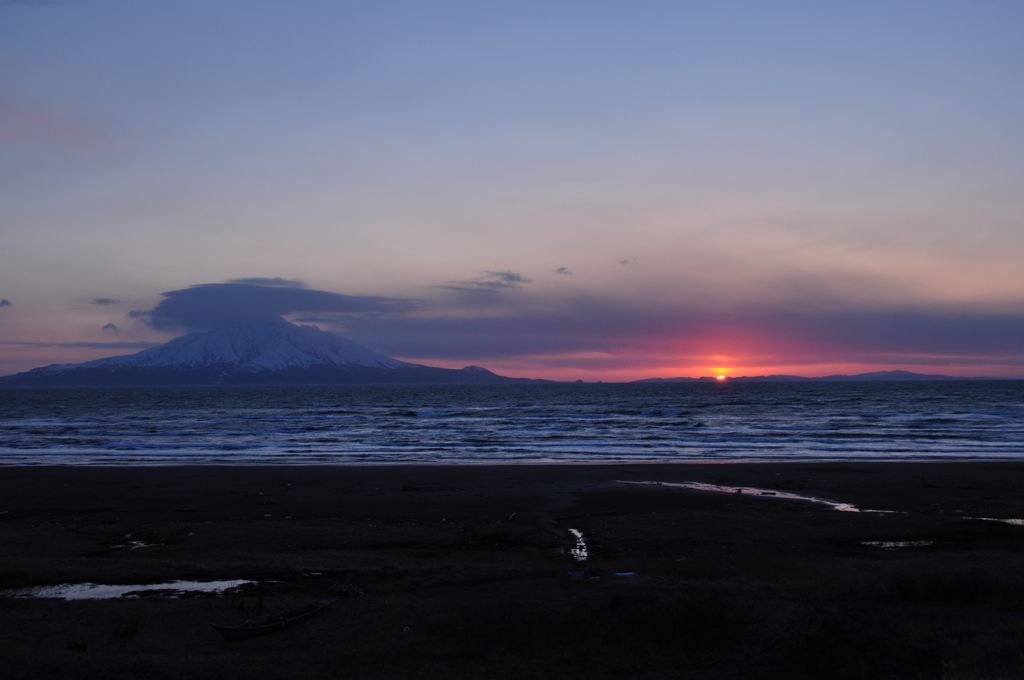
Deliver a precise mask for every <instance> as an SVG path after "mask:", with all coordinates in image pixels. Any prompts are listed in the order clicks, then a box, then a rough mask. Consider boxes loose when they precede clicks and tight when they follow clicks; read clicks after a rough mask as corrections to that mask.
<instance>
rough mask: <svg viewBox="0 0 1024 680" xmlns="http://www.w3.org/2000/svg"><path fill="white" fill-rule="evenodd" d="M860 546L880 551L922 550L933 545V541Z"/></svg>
mask: <svg viewBox="0 0 1024 680" xmlns="http://www.w3.org/2000/svg"><path fill="white" fill-rule="evenodd" d="M860 544H861V545H870V546H871V547H872V548H881V549H882V550H899V549H900V548H923V547H925V546H929V545H935V541H861V542H860Z"/></svg>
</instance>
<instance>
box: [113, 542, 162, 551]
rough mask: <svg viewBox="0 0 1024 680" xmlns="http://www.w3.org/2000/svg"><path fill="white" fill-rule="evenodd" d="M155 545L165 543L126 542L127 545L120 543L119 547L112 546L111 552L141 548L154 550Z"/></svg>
mask: <svg viewBox="0 0 1024 680" xmlns="http://www.w3.org/2000/svg"><path fill="white" fill-rule="evenodd" d="M155 545H163V543H146V542H144V541H126V542H125V543H118V544H117V545H112V546H110V549H111V550H138V549H139V548H152V547H153V546H155Z"/></svg>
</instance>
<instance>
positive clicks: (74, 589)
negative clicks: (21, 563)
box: [0, 579, 254, 600]
mask: <svg viewBox="0 0 1024 680" xmlns="http://www.w3.org/2000/svg"><path fill="white" fill-rule="evenodd" d="M253 583H254V581H245V580H241V579H235V580H231V581H171V582H170V583H152V584H148V585H129V586H116V585H105V584H102V583H62V584H60V585H56V586H36V587H34V588H18V589H16V590H4V591H0V595H2V596H4V597H45V598H54V599H61V600H109V599H113V598H116V597H142V596H144V595H156V594H159V595H162V596H164V597H181V596H182V595H185V594H186V593H214V594H217V595H223V594H224V593H225V592H227V591H230V590H235V589H236V588H240V587H241V586H244V585H250V584H253Z"/></svg>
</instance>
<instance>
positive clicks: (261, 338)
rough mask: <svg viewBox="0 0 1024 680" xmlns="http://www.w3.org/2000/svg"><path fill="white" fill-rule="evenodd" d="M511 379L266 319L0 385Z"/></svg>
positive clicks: (11, 379)
mask: <svg viewBox="0 0 1024 680" xmlns="http://www.w3.org/2000/svg"><path fill="white" fill-rule="evenodd" d="M513 380H515V379H513V378H505V377H503V376H499V375H496V374H494V373H491V372H490V371H488V370H486V369H483V368H480V367H478V366H467V367H466V368H464V369H461V370H455V369H449V368H434V367H430V366H422V365H420V364H410V363H407V362H404V361H398V360H397V359H392V358H390V357H387V356H385V355H383V354H380V353H379V352H374V351H373V350H370V349H367V348H365V347H363V346H362V345H357V344H356V343H354V342H352V341H351V340H346V339H345V338H342V337H340V336H338V335H334V334H333V333H328V332H326V331H322V330H320V329H319V328H316V327H315V326H297V325H295V324H292V323H289V322H287V321H285V320H284V319H281V318H279V317H273V318H268V319H259V320H248V321H238V322H235V323H231V324H227V325H225V326H222V327H220V328H218V329H216V330H213V331H210V332H206V333H190V334H189V335H184V336H182V337H180V338H175V339H174V340H171V341H170V342H168V343H165V344H163V345H159V346H158V347H151V348H149V349H146V350H143V351H141V352H139V353H138V354H130V355H127V356H119V357H110V358H108V359H98V360H96V361H89V362H86V363H83V364H54V365H52V366H46V367H43V368H36V369H33V370H31V371H27V372H25V373H18V374H16V375H12V376H7V377H4V378H0V386H11V387H14V386H32V385H39V386H44V385H54V386H61V385H138V386H144V385H203V384H221V385H231V384H332V383H488V382H508V381H513ZM516 382H518V381H517V380H516Z"/></svg>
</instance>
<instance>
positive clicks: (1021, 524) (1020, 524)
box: [964, 517, 1024, 527]
mask: <svg viewBox="0 0 1024 680" xmlns="http://www.w3.org/2000/svg"><path fill="white" fill-rule="evenodd" d="M964 519H980V520H982V521H984V522H1002V523H1003V524H1012V525H1014V526H1017V527H1024V519H1002V518H999V517H964Z"/></svg>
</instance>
